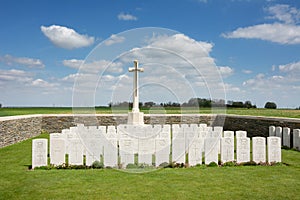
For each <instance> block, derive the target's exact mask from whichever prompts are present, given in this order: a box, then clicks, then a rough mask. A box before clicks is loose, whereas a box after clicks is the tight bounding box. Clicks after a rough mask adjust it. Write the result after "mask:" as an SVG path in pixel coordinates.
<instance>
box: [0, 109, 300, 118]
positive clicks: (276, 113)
mask: <svg viewBox="0 0 300 200" xmlns="http://www.w3.org/2000/svg"><path fill="white" fill-rule="evenodd" d="M91 111H94V110H93V109H92V110H91V109H89V110H87V109H80V110H78V109H77V110H75V113H78V112H79V113H92V112H91ZM141 111H142V112H144V113H145V114H149V113H150V114H154V113H157V114H165V113H166V114H190V113H200V114H217V113H221V114H226V113H227V114H236V115H252V116H269V117H270V116H272V117H288V118H300V110H292V109H264V108H256V109H246V108H228V109H226V110H218V109H214V110H211V109H209V108H200V109H195V108H185V107H182V108H151V109H149V108H142V109H141ZM95 112H96V113H97V114H111V113H114V114H119V113H127V112H128V108H113V109H112V110H111V108H108V107H97V108H95ZM72 113H73V110H72V108H71V107H55V108H54V107H24V108H0V117H3V116H13V115H27V114H72Z"/></svg>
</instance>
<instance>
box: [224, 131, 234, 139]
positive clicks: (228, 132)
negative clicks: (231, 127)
mask: <svg viewBox="0 0 300 200" xmlns="http://www.w3.org/2000/svg"><path fill="white" fill-rule="evenodd" d="M224 137H226V138H228V137H229V138H234V131H224Z"/></svg>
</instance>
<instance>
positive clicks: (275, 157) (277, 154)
mask: <svg viewBox="0 0 300 200" xmlns="http://www.w3.org/2000/svg"><path fill="white" fill-rule="evenodd" d="M267 142H268V162H269V163H272V162H281V139H280V137H268V139H267Z"/></svg>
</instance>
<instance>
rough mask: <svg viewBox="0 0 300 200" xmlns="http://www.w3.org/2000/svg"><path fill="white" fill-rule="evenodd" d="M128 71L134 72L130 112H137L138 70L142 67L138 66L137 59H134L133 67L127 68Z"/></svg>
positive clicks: (140, 70)
mask: <svg viewBox="0 0 300 200" xmlns="http://www.w3.org/2000/svg"><path fill="white" fill-rule="evenodd" d="M128 71H129V72H134V79H133V107H132V112H139V111H140V110H139V91H138V89H139V85H138V72H143V71H144V68H139V64H138V61H137V60H135V61H134V67H130V68H129V69H128Z"/></svg>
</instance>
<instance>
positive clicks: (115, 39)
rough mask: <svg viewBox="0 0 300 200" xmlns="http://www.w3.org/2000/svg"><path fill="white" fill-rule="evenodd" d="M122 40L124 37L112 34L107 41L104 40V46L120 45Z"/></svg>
mask: <svg viewBox="0 0 300 200" xmlns="http://www.w3.org/2000/svg"><path fill="white" fill-rule="evenodd" d="M124 40H125V37H122V36H118V35H114V34H112V35H111V36H110V38H109V39H107V40H105V42H104V44H105V45H107V46H110V45H112V44H116V43H122V42H124Z"/></svg>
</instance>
